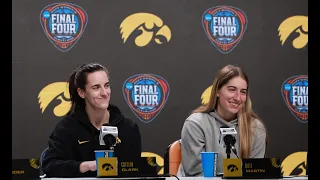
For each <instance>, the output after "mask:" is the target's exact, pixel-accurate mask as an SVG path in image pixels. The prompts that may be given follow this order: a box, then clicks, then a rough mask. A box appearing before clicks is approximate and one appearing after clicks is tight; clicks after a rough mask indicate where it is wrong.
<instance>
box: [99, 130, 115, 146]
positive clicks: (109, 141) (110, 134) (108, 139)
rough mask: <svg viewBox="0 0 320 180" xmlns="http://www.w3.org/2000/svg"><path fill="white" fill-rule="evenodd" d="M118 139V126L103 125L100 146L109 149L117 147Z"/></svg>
mask: <svg viewBox="0 0 320 180" xmlns="http://www.w3.org/2000/svg"><path fill="white" fill-rule="evenodd" d="M117 137H118V128H117V127H116V126H110V125H109V124H103V125H102V127H101V129H100V135H99V142H100V145H106V146H107V147H109V148H113V147H114V146H116V141H117Z"/></svg>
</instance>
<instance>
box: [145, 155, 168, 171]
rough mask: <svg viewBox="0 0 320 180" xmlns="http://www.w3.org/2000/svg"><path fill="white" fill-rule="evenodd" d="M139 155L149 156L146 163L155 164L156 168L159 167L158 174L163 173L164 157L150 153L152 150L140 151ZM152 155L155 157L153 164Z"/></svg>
mask: <svg viewBox="0 0 320 180" xmlns="http://www.w3.org/2000/svg"><path fill="white" fill-rule="evenodd" d="M141 157H150V158H148V163H149V162H150V163H149V165H151V166H157V169H160V170H159V171H158V174H163V172H164V159H163V157H161V156H159V155H158V154H156V153H152V152H142V153H141ZM152 157H156V164H154V163H153V162H154V161H153V158H152Z"/></svg>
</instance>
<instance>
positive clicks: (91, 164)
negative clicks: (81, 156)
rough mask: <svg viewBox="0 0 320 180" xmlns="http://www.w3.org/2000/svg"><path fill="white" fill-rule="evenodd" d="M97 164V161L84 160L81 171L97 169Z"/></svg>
mask: <svg viewBox="0 0 320 180" xmlns="http://www.w3.org/2000/svg"><path fill="white" fill-rule="evenodd" d="M96 170H97V164H96V161H84V162H82V163H81V164H80V172H81V173H85V172H87V171H96Z"/></svg>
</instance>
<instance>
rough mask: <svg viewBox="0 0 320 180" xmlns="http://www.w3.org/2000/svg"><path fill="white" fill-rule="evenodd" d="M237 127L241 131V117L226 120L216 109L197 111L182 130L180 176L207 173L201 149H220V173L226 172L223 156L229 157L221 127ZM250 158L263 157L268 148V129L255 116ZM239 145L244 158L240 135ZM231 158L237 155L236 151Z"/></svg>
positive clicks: (236, 145) (216, 150)
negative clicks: (222, 137) (220, 139)
mask: <svg viewBox="0 0 320 180" xmlns="http://www.w3.org/2000/svg"><path fill="white" fill-rule="evenodd" d="M222 126H228V127H233V128H235V129H236V130H237V132H239V131H238V120H237V119H234V120H232V121H229V122H228V121H225V120H223V119H222V118H221V117H220V116H219V115H218V114H217V113H216V112H214V111H213V112H210V113H193V114H192V115H190V116H189V117H188V118H187V119H186V121H185V123H184V125H183V128H182V131H181V151H182V162H181V164H180V166H179V169H178V173H177V176H203V172H202V164H201V163H202V162H201V155H200V152H218V161H217V173H223V159H225V158H227V154H226V148H225V147H223V145H220V144H219V133H220V127H222ZM251 128H252V132H253V138H252V148H251V153H250V155H249V157H250V158H263V157H264V155H265V149H266V131H265V128H264V126H263V124H262V123H261V122H260V121H259V120H257V119H254V120H253V121H252V123H251ZM235 148H236V150H237V152H238V156H239V157H240V154H239V153H240V150H239V136H238V135H237V136H236V143H235ZM230 158H237V156H236V155H235V154H234V153H233V152H232V153H231V154H230Z"/></svg>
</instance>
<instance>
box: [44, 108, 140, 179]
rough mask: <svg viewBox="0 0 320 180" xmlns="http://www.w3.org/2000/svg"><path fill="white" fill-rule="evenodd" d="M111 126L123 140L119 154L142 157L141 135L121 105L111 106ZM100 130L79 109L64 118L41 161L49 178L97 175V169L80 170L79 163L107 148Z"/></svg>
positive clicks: (52, 134)
mask: <svg viewBox="0 0 320 180" xmlns="http://www.w3.org/2000/svg"><path fill="white" fill-rule="evenodd" d="M108 109H109V111H110V119H109V125H110V126H116V127H117V128H118V137H119V139H120V141H121V143H118V144H117V145H116V147H115V148H114V153H115V156H116V157H121V158H124V159H125V158H138V157H140V156H141V136H140V131H139V127H138V125H137V124H136V123H135V122H134V121H132V120H130V119H128V118H126V117H124V116H123V115H122V113H121V111H120V109H119V108H118V107H116V106H115V105H111V104H110V105H109V108H108ZM99 133H100V131H99V130H98V129H96V128H95V127H94V126H93V125H92V124H91V122H90V121H89V119H88V115H87V113H86V111H85V110H84V108H83V109H80V110H78V111H76V112H73V113H71V114H70V115H67V116H66V117H64V118H63V119H62V120H61V121H59V123H58V124H57V125H56V127H55V128H54V130H53V132H52V133H51V135H50V137H49V148H48V150H47V151H46V154H45V155H44V158H43V161H42V170H43V172H44V173H45V174H46V175H47V176H46V177H96V175H97V171H88V172H86V173H81V172H80V163H81V162H83V161H93V160H95V153H94V151H95V150H101V149H105V147H104V146H101V145H100V144H99Z"/></svg>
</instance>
